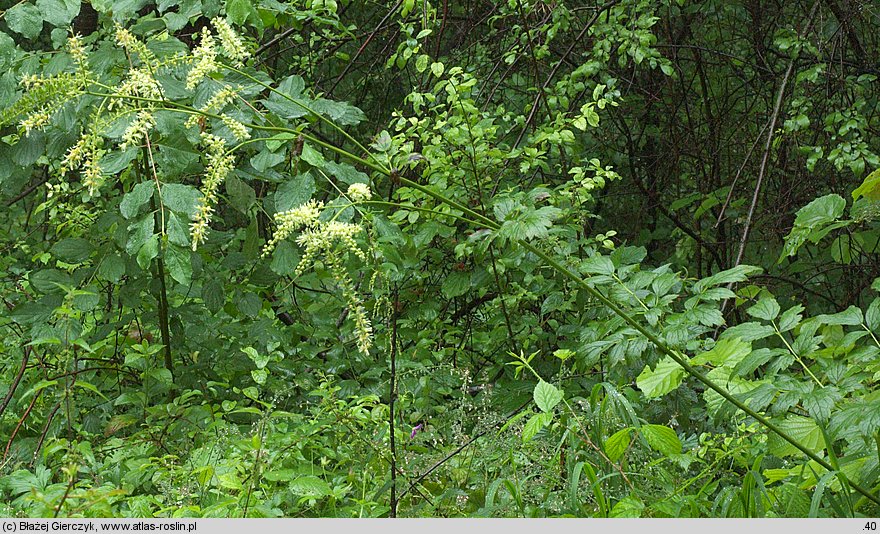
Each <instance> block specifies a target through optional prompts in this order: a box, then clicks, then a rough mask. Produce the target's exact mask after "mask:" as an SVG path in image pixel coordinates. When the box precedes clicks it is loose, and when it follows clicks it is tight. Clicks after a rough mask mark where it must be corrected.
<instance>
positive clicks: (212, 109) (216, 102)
mask: <svg viewBox="0 0 880 534" xmlns="http://www.w3.org/2000/svg"><path fill="white" fill-rule="evenodd" d="M237 94H238V93H236V91H235V89H233V88H232V87H231V86H229V85H226V86H224V87H223V89H220V90H219V91H217V92H216V93H214V95H213V96H211V98H209V99H208V101H207V102H205V105H204V106H202V107H201V108H199V111H201V112H202V113H217V112H219V111H222V110H223V108H225V107H226V104H228V103H230V102H232V99H233V98H235V96H236V95H237ZM201 118H202V115H198V114H193V115H190V117H189V118H188V119H186V127H187V128H195V127H196V126H197V125H198V124H199V119H201Z"/></svg>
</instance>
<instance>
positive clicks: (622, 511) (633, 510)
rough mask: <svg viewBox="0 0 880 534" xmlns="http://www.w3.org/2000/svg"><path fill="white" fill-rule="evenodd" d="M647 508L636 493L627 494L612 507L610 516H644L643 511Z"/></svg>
mask: <svg viewBox="0 0 880 534" xmlns="http://www.w3.org/2000/svg"><path fill="white" fill-rule="evenodd" d="M644 509H645V503H644V502H642V501H641V499H639V498H638V497H636V496H634V495H627V496H626V497H624V498H623V499H621V500H619V501H617V504H615V505H614V507H613V508H611V513H610V514H609V517H628V518H637V517H642V511H643V510H644Z"/></svg>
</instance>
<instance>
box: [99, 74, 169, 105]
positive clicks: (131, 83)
mask: <svg viewBox="0 0 880 534" xmlns="http://www.w3.org/2000/svg"><path fill="white" fill-rule="evenodd" d="M118 93H119V94H120V95H124V96H128V97H135V98H149V99H153V100H159V99H161V98H162V90H161V87H160V86H159V82H157V81H156V79H155V78H153V75H152V73H150V71H149V70H147V69H146V68H137V69H131V70H130V71H128V78H126V79H125V81H124V82H122V85H120V86H119V90H118ZM124 102H125V100H124V99H119V100H112V101H111V102H110V103H109V104H108V105H107V108H108V109H113V108H114V107H115V106H118V105H122V104H123V103H124Z"/></svg>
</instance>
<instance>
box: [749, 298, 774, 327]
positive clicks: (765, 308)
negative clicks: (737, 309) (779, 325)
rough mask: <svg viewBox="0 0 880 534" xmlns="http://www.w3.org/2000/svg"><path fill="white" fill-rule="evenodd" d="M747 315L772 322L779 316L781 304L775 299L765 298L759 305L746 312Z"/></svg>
mask: <svg viewBox="0 0 880 534" xmlns="http://www.w3.org/2000/svg"><path fill="white" fill-rule="evenodd" d="M746 313H748V314H749V315H751V316H752V317H757V318H758V319H764V320H765V321H772V320H773V319H776V316H777V315H779V303H778V302H776V299H774V298H773V297H764V298H762V299H761V300H759V301H758V303H757V304H755V305H754V306H752V307H751V308H749V309H748V310H746Z"/></svg>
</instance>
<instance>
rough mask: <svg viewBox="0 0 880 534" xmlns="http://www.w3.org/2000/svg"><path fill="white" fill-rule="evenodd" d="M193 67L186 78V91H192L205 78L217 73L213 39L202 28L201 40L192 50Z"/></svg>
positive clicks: (208, 32) (206, 29)
mask: <svg viewBox="0 0 880 534" xmlns="http://www.w3.org/2000/svg"><path fill="white" fill-rule="evenodd" d="M193 58H195V63H196V64H195V65H194V66H193V68H192V69H190V71H189V74H188V75H187V77H186V89H187V90H188V91H192V90H193V89H195V88H196V86H197V85H198V84H199V82H201V81H202V80H203V79H205V78H206V77H208V76H210V75H211V74H213V73H214V72H216V71H217V69H218V68H219V65H218V64H217V50H216V47H215V43H214V37H213V36H212V35H211V32H210V31H208V28H202V39H201V41H200V42H199V46H198V47H197V48H196V49H195V50H193Z"/></svg>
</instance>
